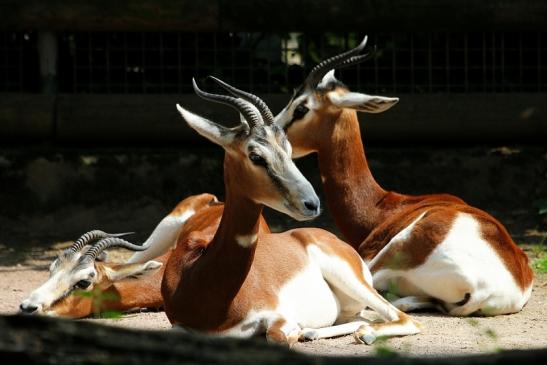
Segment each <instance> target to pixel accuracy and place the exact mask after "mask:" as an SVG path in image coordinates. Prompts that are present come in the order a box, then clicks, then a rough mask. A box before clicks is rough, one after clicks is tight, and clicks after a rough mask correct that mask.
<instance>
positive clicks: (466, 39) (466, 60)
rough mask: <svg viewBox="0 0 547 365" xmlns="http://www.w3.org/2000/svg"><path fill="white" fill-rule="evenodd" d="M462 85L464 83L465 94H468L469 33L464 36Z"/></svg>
mask: <svg viewBox="0 0 547 365" xmlns="http://www.w3.org/2000/svg"><path fill="white" fill-rule="evenodd" d="M463 47H464V51H463V52H464V56H463V57H464V61H463V62H464V71H463V72H464V79H465V81H464V83H465V92H466V93H467V92H469V33H467V32H465V35H464V43H463Z"/></svg>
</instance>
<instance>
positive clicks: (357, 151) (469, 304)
mask: <svg viewBox="0 0 547 365" xmlns="http://www.w3.org/2000/svg"><path fill="white" fill-rule="evenodd" d="M365 44H366V37H365V39H364V40H363V42H362V43H361V44H360V45H359V46H358V47H357V48H355V49H353V50H350V51H348V52H345V53H343V54H340V55H338V56H334V57H332V58H329V59H327V60H325V61H323V62H321V63H320V64H319V65H317V66H316V67H315V68H314V69H313V70H312V71H311V72H310V74H309V76H308V77H307V79H306V80H305V81H304V83H303V85H302V86H301V87H300V88H299V89H298V90H297V91H296V92H295V94H294V96H293V97H292V98H291V100H290V101H289V103H288V104H287V106H286V107H285V108H284V109H283V110H282V111H281V112H280V113H279V114H278V115H277V116H276V123H277V124H278V125H279V126H280V127H282V128H284V129H285V130H286V133H287V136H288V138H289V140H290V141H291V144H292V145H293V157H296V158H297V157H301V156H305V155H307V154H310V153H314V152H315V153H317V154H318V160H319V169H320V172H321V178H322V181H323V187H324V191H325V195H326V199H327V203H328V206H329V210H330V211H331V214H332V216H333V218H334V221H335V222H336V224H337V226H338V227H339V228H340V230H341V232H342V233H343V234H344V237H345V238H346V239H347V240H348V242H349V243H350V244H351V245H352V246H353V247H354V248H355V249H357V250H358V252H359V253H360V254H361V256H362V257H363V258H364V259H365V262H367V264H368V266H369V268H370V270H371V272H372V274H373V280H374V286H375V287H376V288H377V289H379V290H388V289H390V288H391V289H396V294H397V295H399V296H401V297H403V298H401V299H399V300H397V301H396V302H394V304H396V305H397V306H398V307H399V308H401V309H404V310H411V309H418V308H427V307H432V306H437V304H439V303H440V305H441V308H442V309H443V310H445V311H447V312H448V313H449V314H451V315H455V316H463V315H469V314H481V315H497V314H505V313H514V312H518V311H520V310H521V309H522V307H523V306H524V305H525V304H526V302H527V301H528V299H529V298H530V295H531V290H532V282H533V273H532V270H531V269H530V267H529V265H528V257H527V256H526V254H525V253H524V252H523V251H522V250H521V249H520V248H519V247H518V246H517V245H516V244H515V243H514V242H513V240H512V239H511V236H510V235H509V234H508V232H507V230H506V229H505V227H504V226H503V225H502V224H501V223H500V222H498V221H497V220H496V219H495V218H493V217H492V216H490V215H489V214H487V213H485V212H483V211H481V210H479V209H477V208H474V207H471V206H469V205H467V204H466V203H465V202H463V201H462V200H461V199H459V198H457V197H455V196H451V195H447V194H432V195H421V196H409V195H403V194H399V193H395V192H390V191H386V190H384V189H383V188H382V187H381V186H380V185H379V184H378V183H377V182H376V181H375V180H374V177H373V176H372V173H371V171H370V169H369V167H368V164H367V160H366V157H365V151H364V147H363V143H362V140H361V134H360V129H359V121H358V119H357V111H360V112H367V113H381V112H384V111H386V110H387V109H389V108H391V107H392V106H393V105H395V104H396V103H397V102H398V100H399V99H398V98H389V97H383V96H370V95H366V94H361V93H356V92H351V91H350V90H349V89H348V88H347V87H346V86H345V85H344V84H343V83H341V82H340V81H338V80H337V79H336V78H335V76H334V69H335V68H339V67H345V66H348V65H352V64H355V63H358V62H361V61H363V60H365V59H366V58H367V57H368V54H365V55H359V53H360V52H361V50H362V49H363V48H364V47H365ZM232 92H233V90H232ZM236 94H238V93H237V92H236ZM239 95H241V94H239Z"/></svg>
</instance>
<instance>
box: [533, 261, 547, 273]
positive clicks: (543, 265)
mask: <svg viewBox="0 0 547 365" xmlns="http://www.w3.org/2000/svg"><path fill="white" fill-rule="evenodd" d="M532 268H533V269H534V271H535V272H538V273H542V274H545V273H547V257H540V258H538V259H535V260H534V262H533V263H532Z"/></svg>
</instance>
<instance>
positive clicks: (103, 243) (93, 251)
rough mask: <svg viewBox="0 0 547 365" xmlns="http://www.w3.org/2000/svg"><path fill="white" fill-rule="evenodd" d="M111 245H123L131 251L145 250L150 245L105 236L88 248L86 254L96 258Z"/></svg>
mask: <svg viewBox="0 0 547 365" xmlns="http://www.w3.org/2000/svg"><path fill="white" fill-rule="evenodd" d="M110 247H122V248H126V249H128V250H131V251H144V250H146V249H148V246H138V245H134V244H132V243H131V242H128V241H126V240H123V239H121V238H118V237H109V238H104V239H102V240H100V241H99V242H97V243H96V244H94V245H93V246H92V247H91V248H90V249H89V250H87V252H86V253H85V254H84V256H87V257H89V258H91V259H93V260H95V259H96V258H97V256H98V255H99V254H100V253H101V252H103V251H104V250H106V249H107V248H110Z"/></svg>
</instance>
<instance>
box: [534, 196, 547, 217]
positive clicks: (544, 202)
mask: <svg viewBox="0 0 547 365" xmlns="http://www.w3.org/2000/svg"><path fill="white" fill-rule="evenodd" d="M534 205H535V206H536V207H537V208H538V214H539V215H542V214H547V198H545V199H539V200H536V202H535V204H534Z"/></svg>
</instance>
